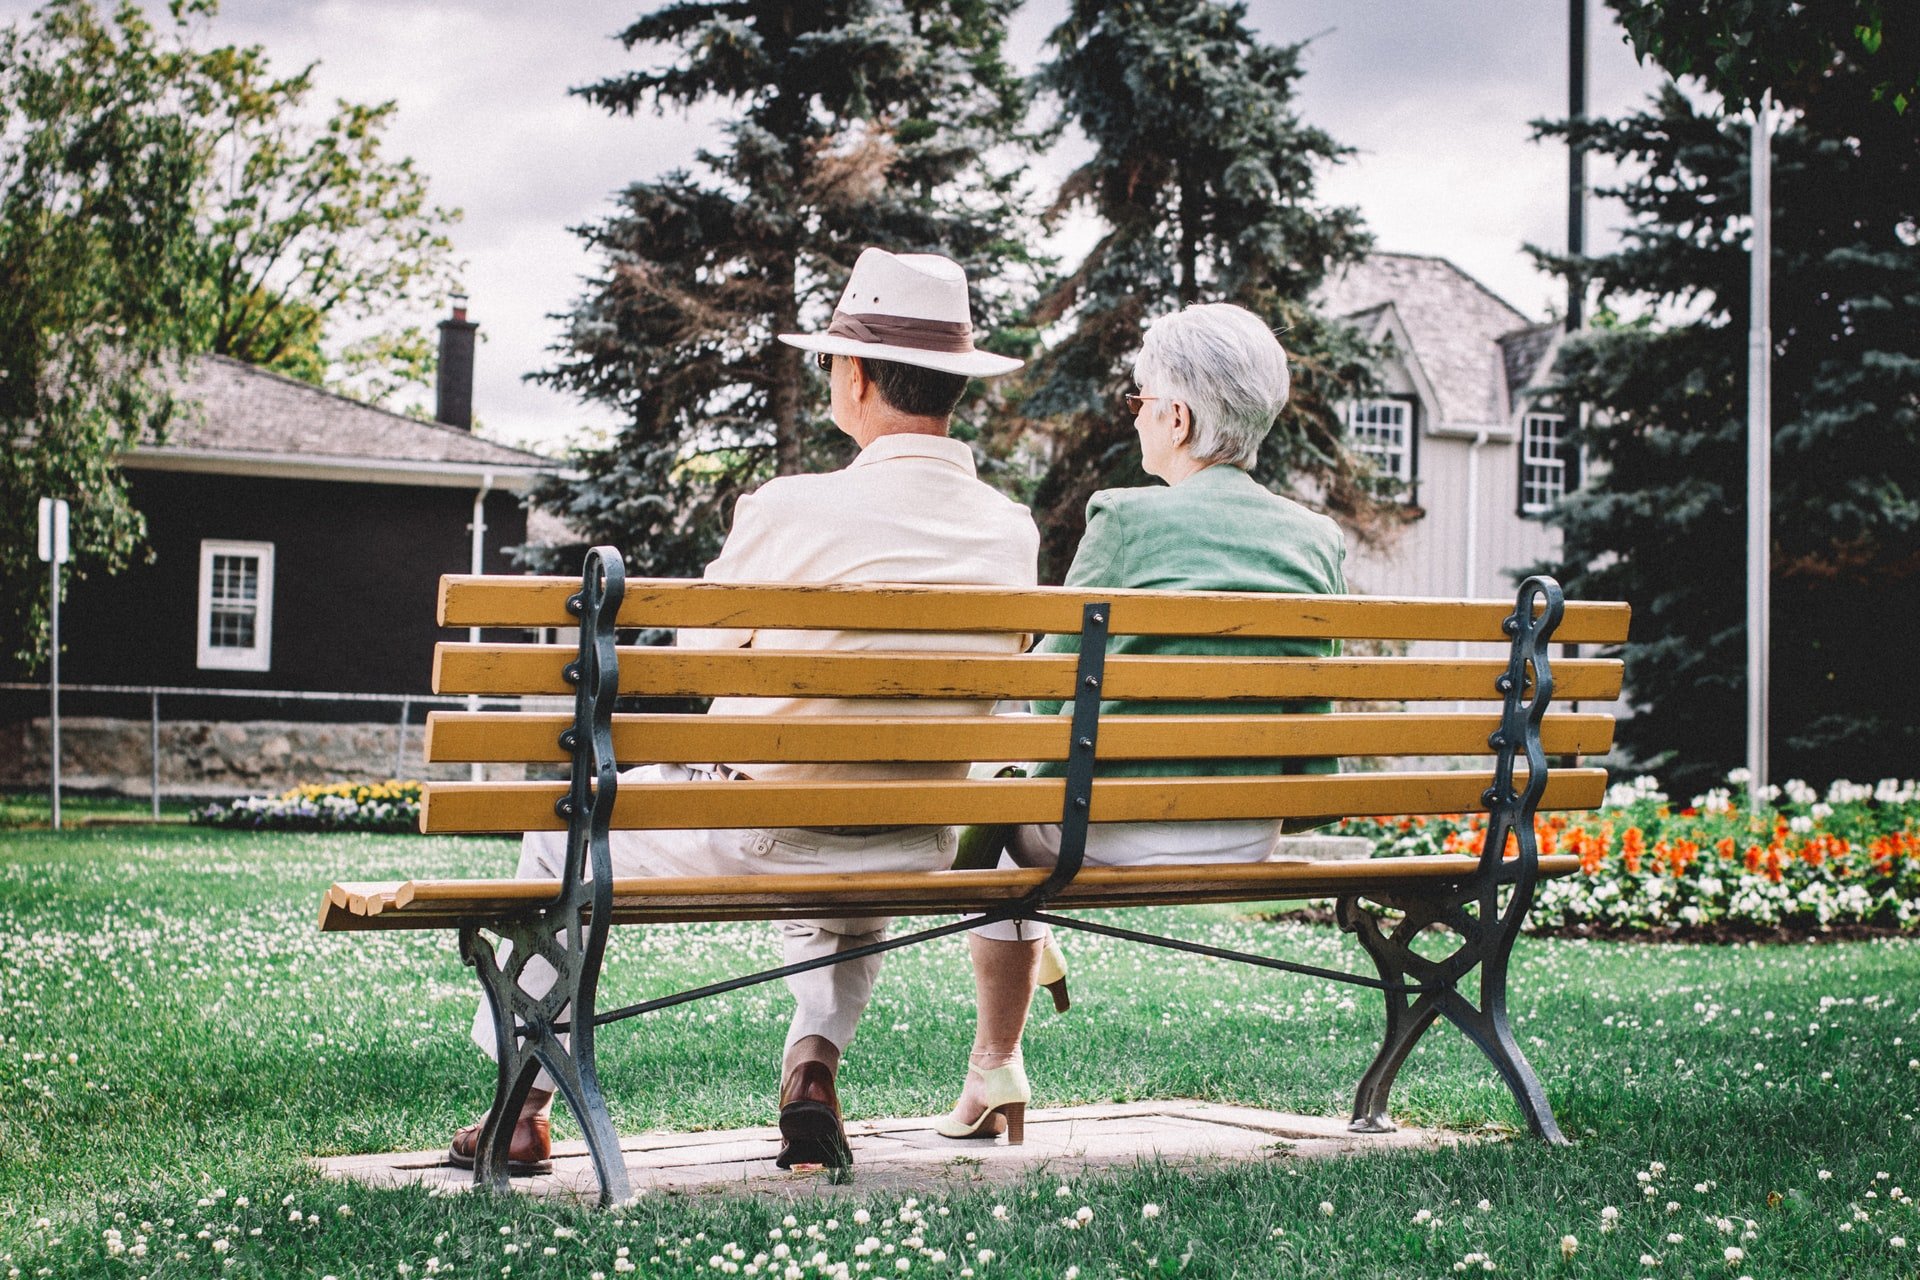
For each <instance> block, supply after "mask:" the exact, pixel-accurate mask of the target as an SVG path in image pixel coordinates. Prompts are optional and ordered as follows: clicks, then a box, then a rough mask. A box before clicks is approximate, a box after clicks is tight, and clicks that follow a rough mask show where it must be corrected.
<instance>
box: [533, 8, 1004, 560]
mask: <svg viewBox="0 0 1920 1280" xmlns="http://www.w3.org/2000/svg"><path fill="white" fill-rule="evenodd" d="M1013 7H1014V0H897V2H895V3H875V2H873V0H829V2H826V3H819V2H811V0H810V2H806V3H803V2H802V0H754V2H753V3H746V4H741V3H680V4H670V5H667V6H666V7H664V8H662V9H660V10H658V11H657V12H655V13H652V14H650V15H648V16H646V17H644V18H641V19H640V20H638V21H637V22H635V23H634V24H633V25H632V26H630V27H628V28H627V29H626V31H624V32H623V33H622V35H621V39H622V40H623V41H624V42H625V43H626V45H627V46H628V47H629V48H634V47H639V46H664V47H665V48H667V49H670V50H671V51H672V52H673V54H674V55H675V57H674V60H673V61H671V62H669V63H668V64H666V65H663V66H660V67H657V68H655V69H652V70H647V71H639V72H634V73H632V74H628V75H623V76H619V77H615V78H613V79H610V80H605V81H602V82H600V83H597V84H593V85H589V86H587V87H585V88H584V89H581V90H579V91H578V92H579V93H580V94H581V95H582V96H584V97H585V98H586V99H587V100H588V101H589V102H592V103H594V104H595V105H597V106H600V107H603V108H605V109H607V110H609V111H612V112H616V113H626V114H633V113H637V112H639V111H640V110H642V109H651V110H654V111H656V112H665V111H667V110H670V109H676V108H686V107H691V106H693V105H695V104H698V103H703V102H708V101H712V100H715V99H719V100H725V101H729V102H733V103H736V104H738V108H739V110H738V114H737V115H736V116H735V117H734V118H733V119H731V120H730V121H729V122H728V123H727V124H726V127H725V137H726V145H725V147H724V148H722V149H719V150H715V151H705V150H703V151H701V152H699V153H698V154H697V157H696V159H697V163H698V172H690V171H687V170H678V171H675V172H672V173H668V174H666V175H664V176H663V177H660V178H658V179H656V180H652V181H641V182H636V183H634V184H633V185H631V186H629V187H628V188H627V189H626V191H625V192H623V193H622V194H621V196H620V197H619V207H618V209H617V211H616V212H615V213H614V214H613V215H612V216H610V217H609V218H607V219H606V220H605V221H603V222H601V223H599V224H597V225H594V226H591V227H588V228H586V229H585V230H584V232H583V234H584V235H585V237H586V239H587V241H588V243H589V244H590V245H592V247H593V248H594V250H595V251H596V252H597V253H598V254H599V255H600V257H601V258H602V260H603V261H604V262H605V263H606V269H605V272H604V274H602V275H601V276H600V277H599V278H597V279H595V280H593V281H592V282H591V285H590V291H589V292H588V294H587V295H586V296H585V297H583V298H582V299H581V300H580V301H579V302H578V304H577V305H576V306H575V308H574V310H573V312H572V313H571V314H570V315H569V316H567V317H566V320H567V329H566V333H565V336H564V338H563V340H562V343H561V345H560V347H559V348H558V351H559V356H560V359H559V362H558V363H557V364H556V365H555V367H553V368H552V369H549V370H547V371H546V372H544V373H542V374H541V375H539V376H540V379H541V380H542V381H544V382H546V383H547V384H548V385H550V386H554V387H559V388H562V389H565V390H567V391H570V392H572V393H574V394H576V395H578V396H580V397H581V398H583V399H586V400H590V401H597V402H599V403H601V404H604V405H607V406H609V407H611V408H612V409H613V410H615V412H616V413H617V414H618V415H619V417H620V419H621V425H620V426H619V428H618V429H617V431H615V433H614V434H613V436H612V438H611V439H609V440H608V441H606V442H605V444H604V446H603V447H598V448H590V449H588V450H586V451H584V452H582V453H581V454H580V456H579V457H578V459H577V470H578V478H577V479H573V480H563V481H560V482H557V483H555V484H553V485H551V486H549V487H548V488H547V489H546V490H545V491H544V492H543V493H541V494H540V495H539V501H540V502H541V503H542V504H543V505H545V506H548V507H549V508H550V509H552V510H554V511H556V512H557V513H558V514H560V515H562V516H563V517H565V518H566V519H567V520H569V521H570V522H571V523H572V524H573V526H574V527H575V528H577V529H579V530H580V531H581V532H582V533H583V534H584V535H585V536H586V537H587V538H588V539H589V540H591V541H594V542H611V543H613V544H615V545H618V546H620V547H622V548H623V549H625V550H626V552H627V554H628V555H629V556H630V557H631V559H632V563H633V564H634V566H635V567H636V569H637V570H638V571H640V572H645V573H652V574H692V573H698V572H699V570H700V569H701V567H702V566H703V565H704V564H705V563H706V561H707V560H709V559H711V558H712V556H713V554H714V553H715V551H716V550H717V548H718V546H719V541H720V539H721V537H722V536H723V535H724V533H725V529H726V515H727V512H728V511H729V510H730V509H731V505H732V499H733V498H734V497H735V496H737V495H738V494H739V493H740V492H742V491H743V490H745V489H747V488H750V487H752V486H753V485H754V484H756V483H758V482H760V481H761V480H763V479H765V478H766V477H767V476H769V475H772V474H775V473H789V472H795V471H801V470H811V469H817V468H820V467H824V466H832V465H837V464H838V462H840V461H841V460H843V459H845V458H846V457H848V456H850V452H851V449H850V446H849V445H848V443H847V442H846V441H845V440H844V438H843V437H841V436H840V435H839V434H838V433H837V432H835V431H834V430H833V429H832V427H831V426H829V425H827V422H826V419H825V417H824V413H823V409H822V406H823V405H824V399H825V397H824V395H819V394H811V395H810V394H809V392H810V391H812V390H815V389H817V384H816V383H814V381H813V379H815V378H816V377H817V375H816V374H814V373H813V372H811V371H810V367H809V366H807V365H806V364H805V363H804V361H803V357H802V353H800V352H798V351H796V350H794V349H792V348H790V347H787V346H784V345H782V344H780V343H778V342H777V341H776V340H775V337H774V335H775V334H778V333H783V332H795V331H798V330H801V329H804V328H807V327H808V326H810V325H814V324H823V323H824V322H825V320H826V317H827V315H828V313H829V311H830V308H831V306H832V303H833V302H834V300H835V299H837V297H838V296H839V292H840V290H841V288H842V287H843V285H844V282H845V279H846V274H847V272H848V271H849V270H850V269H851V267H852V265H853V260H854V258H855V257H857V256H858V255H859V252H860V250H861V249H862V248H864V247H866V246H867V245H871V244H878V245H882V246H884V247H886V248H889V249H892V250H895V251H899V252H909V251H920V252H939V253H944V254H947V255H948V256H950V257H953V258H955V259H957V260H958V261H960V262H961V263H962V264H964V265H965V266H966V268H967V271H968V275H969V277H970V279H971V281H972V282H973V286H974V290H975V292H974V299H973V301H974V306H975V311H974V319H975V324H976V327H977V328H979V329H982V330H984V331H985V332H986V333H988V334H989V335H994V334H995V330H997V329H999V328H1001V327H1002V326H1003V324H1004V323H1005V322H1006V321H1007V319H1008V318H1009V316H1010V306H1011V302H1012V298H1013V294H1014V291H1015V289H1016V287H1017V279H1016V278H1015V277H1014V275H1013V273H1015V272H1017V271H1018V270H1019V269H1020V268H1021V267H1022V265H1023V264H1024V263H1026V262H1027V261H1028V254H1027V251H1026V250H1025V249H1024V248H1022V247H1021V237H1020V236H1018V235H1017V234H1015V232H1014V228H1015V225H1016V203H1017V200H1016V198H1017V195H1018V192H1017V189H1016V185H1015V179H1014V177H1013V176H1011V175H1010V174H1009V173H1007V172H1004V171H998V170H995V169H994V168H993V167H992V166H991V165H990V164H989V162H988V158H987V157H988V153H989V151H991V150H992V149H993V148H995V147H996V146H1000V145H1002V144H1004V143H1006V142H1007V141H1008V140H1009V139H1011V138H1012V137H1013V136H1014V135H1015V133H1016V131H1017V129H1018V126H1019V123H1020V120H1021V118H1022V115H1023V113H1024V110H1025V102H1026V99H1025V93H1024V87H1023V85H1022V84H1021V82H1020V81H1019V79H1018V78H1017V77H1015V76H1014V75H1013V74H1012V73H1011V71H1010V70H1009V68H1008V67H1007V65H1006V63H1005V60H1004V58H1003V56H1002V52H1001V41H1002V38H1003V32H1004V27H1005V22H1006V19H1007V17H1008V16H1009V14H1010V13H1011V11H1012V9H1013ZM1018 340H1019V335H1018V334H998V335H995V336H991V337H989V338H988V339H987V340H986V342H985V343H983V345H991V346H997V348H998V349H1002V350H1004V349H1006V347H1007V346H1008V345H1009V343H1017V341H1018ZM982 412H984V410H983V408H982V405H981V402H979V401H976V402H975V403H974V404H973V406H972V407H971V416H972V417H973V418H974V419H977V418H978V417H979V415H980V414H981V413H982ZM552 562H553V563H572V564H577V563H578V560H577V557H575V556H572V552H571V549H569V550H568V551H567V552H565V553H563V554H562V555H561V556H560V557H558V558H557V559H554V560H553V561H552Z"/></svg>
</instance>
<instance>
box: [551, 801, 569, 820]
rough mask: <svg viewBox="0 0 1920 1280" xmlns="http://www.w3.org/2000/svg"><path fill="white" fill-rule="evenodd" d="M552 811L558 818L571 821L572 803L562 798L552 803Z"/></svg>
mask: <svg viewBox="0 0 1920 1280" xmlns="http://www.w3.org/2000/svg"><path fill="white" fill-rule="evenodd" d="M553 811H554V813H555V814H557V815H558V816H560V817H562V818H566V819H569V820H571V819H572V817H573V801H572V800H569V799H568V798H567V797H565V796H562V797H560V798H559V799H558V800H555V801H554V802H553Z"/></svg>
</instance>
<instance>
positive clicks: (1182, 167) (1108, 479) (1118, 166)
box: [1021, 0, 1380, 580]
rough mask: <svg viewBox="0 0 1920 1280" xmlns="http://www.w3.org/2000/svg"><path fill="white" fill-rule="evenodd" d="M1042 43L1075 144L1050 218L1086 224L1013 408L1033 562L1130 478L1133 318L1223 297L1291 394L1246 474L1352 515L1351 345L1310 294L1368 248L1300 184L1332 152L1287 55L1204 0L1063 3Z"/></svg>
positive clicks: (1044, 306)
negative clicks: (1259, 320) (1268, 349)
mask: <svg viewBox="0 0 1920 1280" xmlns="http://www.w3.org/2000/svg"><path fill="white" fill-rule="evenodd" d="M1048 43H1049V47H1050V49H1051V51H1052V56H1051V59H1050V60H1049V61H1048V62H1047V64H1046V65H1045V66H1044V67H1042V69H1041V71H1040V75H1039V80H1040V84H1041V86H1042V88H1043V90H1044V91H1045V92H1046V93H1048V94H1049V95H1050V96H1051V98H1052V100H1053V101H1054V102H1055V103H1056V104H1057V107H1058V113H1059V125H1060V126H1061V127H1064V126H1066V125H1073V126H1076V127H1078V129H1079V130H1080V131H1081V132H1082V133H1084V134H1085V135H1086V137H1087V138H1088V139H1089V140H1090V141H1091V142H1092V144H1093V148H1094V153H1093V156H1092V157H1091V158H1090V159H1089V160H1088V161H1087V162H1086V163H1085V164H1083V165H1082V166H1080V167H1079V168H1078V169H1076V170H1075V171H1074V172H1073V173H1072V174H1071V175H1070V176H1069V177H1068V178H1067V180H1066V182H1065V183H1064V184H1063V186H1062V187H1061V189H1060V191H1059V193H1058V195H1057V196H1056V198H1055V200H1054V202H1053V206H1052V210H1051V213H1052V216H1054V217H1056V218H1057V217H1060V216H1063V215H1065V214H1066V213H1068V212H1069V211H1072V210H1075V209H1086V210H1090V211H1091V212H1092V213H1094V214H1095V215H1096V216H1097V217H1098V218H1099V220H1100V224H1101V226H1102V228H1103V230H1104V234H1103V235H1102V237H1101V239H1100V240H1099V242H1098V243H1097V244H1096V245H1095V246H1094V247H1093V249H1092V250H1091V251H1090V252H1089V253H1088V254H1087V256H1086V258H1085V260H1084V261H1082V262H1080V263H1079V264H1078V265H1077V266H1075V267H1074V268H1073V269H1071V270H1070V271H1067V272H1065V273H1063V274H1061V275H1060V276H1059V277H1058V278H1057V279H1055V280H1054V281H1053V282H1052V284H1051V286H1050V287H1049V288H1048V290H1047V291H1046V293H1045V295H1044V296H1043V297H1042V299H1041V300H1040V302H1039V305H1038V306H1037V308H1036V310H1035V313H1034V323H1036V324H1037V325H1040V326H1059V327H1060V329H1061V330H1062V334H1061V337H1060V340H1059V341H1058V342H1056V343H1054V344H1053V345H1051V346H1050V347H1049V348H1048V350H1047V351H1046V353H1045V354H1044V355H1042V356H1041V357H1040V358H1039V359H1038V360H1037V361H1036V362H1035V364H1034V366H1033V368H1032V370H1031V371H1030V373H1029V374H1028V375H1027V377H1026V378H1025V381H1024V388H1023V390H1024V398H1023V400H1022V403H1021V409H1022V412H1023V414H1024V415H1025V418H1026V420H1027V424H1028V425H1029V426H1031V427H1034V428H1037V429H1040V430H1042V431H1045V432H1047V433H1048V434H1050V435H1051V437H1052V440H1053V456H1052V460H1051V464H1050V466H1049V467H1048V470H1047V473H1046V475H1045V476H1044V477H1043V479H1042V480H1041V482H1040V485H1039V489H1038V492H1037V494H1036V499H1035V507H1036V515H1038V516H1039V518H1040V522H1041V528H1042V531H1043V536H1044V538H1045V550H1044V551H1043V557H1044V560H1045V562H1046V564H1045V567H1044V568H1043V573H1044V574H1046V575H1047V576H1048V577H1049V579H1050V580H1058V577H1059V576H1060V575H1061V574H1062V573H1063V572H1064V571H1065V568H1066V565H1067V563H1068V561H1069V560H1070V559H1071V558H1072V552H1073V548H1074V547H1075V546H1076V545H1077V544H1078V543H1079V540H1080V535H1081V532H1082V531H1083V529H1084V526H1085V518H1086V517H1085V507H1086V500H1087V497H1088V496H1089V495H1090V494H1091V493H1092V492H1093V491H1094V490H1095V489H1099V488H1104V487H1107V486H1111V485H1135V484H1144V483H1147V482H1148V481H1147V477H1146V476H1145V474H1144V473H1143V472H1142V471H1141V470H1140V467H1139V457H1138V452H1139V451H1138V449H1137V448H1136V447H1135V445H1134V439H1133V430H1132V424H1131V422H1130V421H1129V420H1128V419H1127V417H1126V415H1125V414H1124V412H1122V411H1121V409H1120V407H1119V399H1120V396H1121V395H1122V394H1123V393H1124V392H1125V391H1126V390H1127V389H1128V387H1129V386H1130V383H1129V381H1128V378H1129V373H1128V371H1129V368H1130V362H1131V358H1132V356H1133V354H1134V353H1135V352H1136V351H1138V349H1139V345H1140V335H1141V332H1142V330H1143V328H1144V326H1145V324H1146V322H1147V321H1149V320H1151V319H1153V318H1154V317H1155V316H1158V315H1160V314H1162V313H1164V312H1167V311H1170V310H1174V309H1176V308H1178V307H1180V306H1182V305H1185V304H1187V303H1191V302H1195V301H1202V300H1205V301H1226V302H1236V303H1239V304H1240V305H1242V306H1245V307H1247V308H1249V309H1250V310H1252V311H1254V312H1255V313H1257V314H1259V315H1260V316H1262V317H1263V318H1265V319H1266V320H1267V321H1268V322H1269V323H1271V324H1272V325H1273V326H1274V328H1275V329H1276V330H1279V331H1280V332H1281V334H1282V341H1283V342H1284V344H1285V345H1286V347H1287V351H1288V355H1289V357H1290V359H1291V362H1292V366H1293V373H1294V384H1293V395H1292V400H1291V402H1290V403H1289V405H1288V407H1287V409H1286V411H1285V412H1284V413H1283V414H1282V415H1281V418H1280V420H1279V422H1278V423H1276V424H1275V427H1274V430H1273V431H1272V433H1271V434H1270V435H1269V436H1268V438H1267V443H1266V445H1265V446H1264V447H1263V449H1262V450H1261V454H1260V460H1259V465H1258V468H1257V474H1258V475H1259V477H1260V478H1261V479H1262V480H1263V481H1265V482H1267V483H1269V484H1271V485H1274V486H1276V487H1281V488H1286V487H1298V488H1302V489H1304V490H1306V491H1308V492H1311V493H1312V494H1313V495H1314V496H1315V497H1316V498H1317V499H1318V500H1319V501H1320V502H1322V503H1324V504H1325V505H1327V506H1328V507H1330V508H1331V509H1333V510H1334V511H1337V512H1339V513H1341V514H1342V515H1344V516H1347V517H1349V519H1350V520H1352V521H1357V522H1359V523H1362V524H1365V523H1367V521H1368V520H1369V518H1371V517H1372V516H1374V515H1376V514H1377V513H1378V512H1379V510H1380V508H1379V507H1378V506H1377V504H1376V503H1375V501H1374V498H1375V495H1376V491H1377V486H1376V485H1375V484H1373V482H1371V481H1370V479H1369V473H1368V472H1367V470H1366V468H1365V467H1364V465H1363V464H1359V463H1357V462H1356V461H1355V460H1354V459H1353V458H1352V457H1351V456H1350V455H1348V453H1347V452H1346V451H1345V450H1344V449H1343V448H1342V444H1341V440H1342V436H1343V434H1344V427H1343V425H1342V419H1341V416H1340V414H1339V412H1338V411H1337V408H1336V405H1337V403H1338V401H1339V400H1341V399H1342V398H1344V397H1345V396H1347V395H1349V394H1351V393H1352V391H1353V389H1354V388H1355V387H1357V386H1358V385H1360V384H1361V383H1362V382H1363V380H1364V378H1365V365H1364V359H1365V357H1366V354H1367V353H1366V352H1365V350H1364V349H1363V348H1362V347H1361V345H1360V344H1359V342H1358V340H1357V339H1356V338H1355V337H1354V336H1353V335H1352V334H1351V333H1350V332H1349V331H1348V330H1346V329H1344V328H1342V327H1339V326H1336V325H1332V324H1329V323H1327V322H1326V321H1325V320H1323V319H1322V318H1321V317H1319V316H1318V315H1316V314H1315V313H1314V311H1313V309H1312V307H1311V306H1310V299H1311V298H1312V295H1313V293H1314V291H1315V290H1316V289H1317V288H1318V287H1319V285H1320V284H1321V282H1322V281H1323V280H1324V279H1325V278H1326V276H1327V273H1328V272H1329V271H1330V270H1333V269H1334V268H1336V267H1338V266H1339V265H1340V264H1342V263H1346V262H1351V261H1353V260H1354V259H1356V258H1358V257H1359V256H1360V255H1361V254H1363V253H1364V252H1365V250H1366V249H1367V247H1368V244H1369V239H1368V237H1367V235H1366V233H1365V232H1364V230H1363V229H1362V227H1361V222H1360V216H1359V214H1358V212H1357V211H1355V210H1353V209H1347V208H1329V207H1326V206H1325V205H1324V204H1322V203H1321V202H1320V201H1319V200H1318V199H1317V198H1316V195H1315V183H1316V181H1317V180H1318V176H1319V173H1320V172H1321V171H1322V170H1323V169H1324V168H1325V167H1327V166H1329V165H1332V164H1336V163H1338V162H1339V161H1340V160H1341V159H1343V158H1344V157H1345V156H1346V155H1347V154H1348V152H1347V149H1346V148H1343V147H1341V146H1340V145H1339V144H1338V143H1336V142H1335V141H1334V140H1333V139H1332V138H1331V137H1329V136H1328V135H1327V134H1326V133H1325V132H1323V131H1322V130H1319V129H1316V128H1313V127H1311V126H1309V125H1307V124H1305V123H1303V122H1302V121H1301V119H1300V117H1299V114H1298V113H1297V112H1296V111H1295V109H1294V105H1293V96H1294V89H1295V86H1296V84H1297V82H1298V81H1299V78H1300V75H1301V66H1300V55H1301V51H1302V49H1303V48H1304V47H1305V46H1304V45H1299V44H1293V45H1272V44H1266V43H1264V42H1262V41H1260V40H1258V39H1256V38H1255V37H1254V35H1253V33H1252V32H1251V31H1250V30H1248V28H1247V26H1246V10H1245V6H1244V5H1239V4H1220V3H1215V2H1214V0H1125V2H1124V3H1119V4H1108V3H1102V2H1100V0H1074V3H1073V6H1072V11H1071V13H1070V14H1069V16H1068V17H1067V19H1066V21H1065V22H1063V23H1061V24H1060V26H1059V27H1058V28H1057V29H1055V31H1054V32H1053V34H1052V35H1051V37H1050V38H1049V42H1048Z"/></svg>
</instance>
